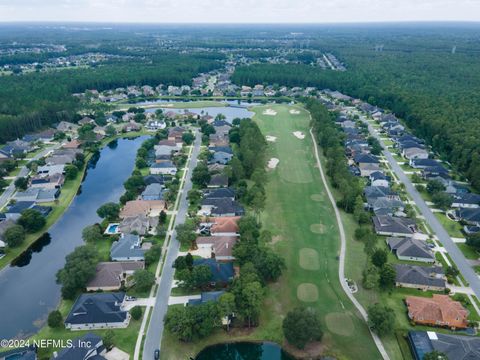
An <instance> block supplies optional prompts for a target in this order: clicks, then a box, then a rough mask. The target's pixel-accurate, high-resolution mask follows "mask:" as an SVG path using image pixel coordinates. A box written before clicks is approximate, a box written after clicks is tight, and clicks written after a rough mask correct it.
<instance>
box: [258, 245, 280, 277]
mask: <svg viewBox="0 0 480 360" xmlns="http://www.w3.org/2000/svg"><path fill="white" fill-rule="evenodd" d="M254 264H255V268H256V269H257V271H258V273H259V275H260V276H261V277H262V279H263V280H264V281H276V280H277V279H278V278H279V277H280V276H281V275H282V271H283V270H284V269H285V268H286V266H285V260H284V259H283V258H282V257H281V256H279V255H277V254H276V253H274V252H273V251H272V250H271V249H269V248H264V249H261V250H260V251H258V252H257V253H256V255H255V258H254Z"/></svg>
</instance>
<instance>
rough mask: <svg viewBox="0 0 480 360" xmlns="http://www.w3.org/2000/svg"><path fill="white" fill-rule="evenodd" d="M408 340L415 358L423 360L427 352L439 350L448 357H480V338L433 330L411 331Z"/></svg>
mask: <svg viewBox="0 0 480 360" xmlns="http://www.w3.org/2000/svg"><path fill="white" fill-rule="evenodd" d="M408 341H409V343H410V349H411V350H412V353H413V357H414V359H415V360H423V358H424V357H425V355H426V354H428V353H431V352H433V351H437V352H439V353H441V354H445V356H446V359H452V360H453V359H455V360H457V359H458V360H474V359H475V360H476V359H480V338H478V337H477V336H462V335H450V334H442V333H437V332H433V331H409V332H408Z"/></svg>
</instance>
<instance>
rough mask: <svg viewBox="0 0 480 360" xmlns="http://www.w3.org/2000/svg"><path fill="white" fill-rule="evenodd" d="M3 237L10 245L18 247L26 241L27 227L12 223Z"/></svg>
mask: <svg viewBox="0 0 480 360" xmlns="http://www.w3.org/2000/svg"><path fill="white" fill-rule="evenodd" d="M3 237H4V240H5V242H6V243H7V245H8V246H9V247H11V248H14V247H17V246H19V245H20V244H22V243H23V242H24V241H25V229H24V228H23V226H22V225H12V226H10V227H8V228H7V229H6V230H5V233H4V234H3Z"/></svg>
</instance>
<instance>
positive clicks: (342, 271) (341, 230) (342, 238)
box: [310, 129, 390, 360]
mask: <svg viewBox="0 0 480 360" xmlns="http://www.w3.org/2000/svg"><path fill="white" fill-rule="evenodd" d="M310 135H311V137H312V141H313V148H314V150H315V157H316V159H317V165H318V170H319V171H320V177H321V178H322V182H323V185H324V187H325V190H326V192H327V195H328V198H329V199H330V202H331V203H332V206H333V209H334V211H335V217H336V218H337V225H338V230H339V233H340V264H339V265H340V266H339V267H338V277H339V280H340V284H341V285H342V289H343V291H344V292H345V294H346V295H347V296H348V298H349V299H350V301H351V302H352V303H353V305H355V307H356V308H357V310H358V311H359V312H360V315H362V317H363V319H364V320H365V322H367V323H368V314H367V312H366V311H365V308H364V307H363V306H362V304H360V303H359V302H358V300H357V299H356V298H355V296H353V294H352V293H351V291H350V289H349V287H348V284H347V282H346V281H345V251H346V248H347V240H346V238H345V229H344V227H343V221H342V217H341V216H340V211H339V210H338V207H337V202H336V201H335V199H334V197H333V195H332V192H331V191H330V186H329V185H328V182H327V179H326V177H325V174H324V172H323V167H322V163H321V162H320V157H319V156H318V146H317V141H316V140H315V136H314V135H313V131H312V129H310ZM369 330H370V334H371V335H372V338H373V341H374V342H375V345H376V346H377V349H378V351H379V352H380V354H381V356H382V358H383V359H384V360H389V359H390V357H389V356H388V354H387V351H386V350H385V348H384V347H383V344H382V341H381V340H380V338H379V337H378V336H377V334H375V333H374V332H373V331H372V330H371V329H369Z"/></svg>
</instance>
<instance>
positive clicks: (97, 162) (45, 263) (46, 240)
mask: <svg viewBox="0 0 480 360" xmlns="http://www.w3.org/2000/svg"><path fill="white" fill-rule="evenodd" d="M147 138H148V137H146V136H144V137H138V138H135V139H119V140H117V141H115V142H113V143H110V144H109V145H108V146H106V147H105V148H103V149H102V150H101V151H100V154H99V156H97V157H95V158H92V160H91V161H90V162H89V166H88V169H87V174H86V176H85V179H84V181H83V183H82V186H81V192H80V193H79V195H77V196H76V197H75V199H74V200H73V202H72V204H71V205H70V207H69V208H68V209H67V210H66V211H65V213H64V214H63V215H62V217H61V218H60V219H59V220H58V221H57V222H56V223H55V224H54V225H53V226H52V227H51V228H50V230H49V232H48V233H46V234H44V235H43V236H42V237H41V239H39V241H38V242H36V243H35V244H34V245H32V246H31V247H30V249H28V250H27V251H26V252H25V253H24V254H23V255H22V256H21V257H20V258H19V259H17V261H16V262H15V263H14V264H12V266H11V267H7V268H5V269H4V270H2V271H1V272H0V339H11V338H14V337H26V336H28V335H30V334H32V333H34V332H36V331H37V330H38V329H39V327H41V326H42V325H43V324H44V323H45V321H46V318H47V315H48V313H49V312H50V311H51V310H52V309H54V308H55V307H56V306H57V305H58V303H59V301H60V286H59V285H58V284H57V283H56V282H55V279H56V276H55V275H56V273H57V271H58V270H59V269H61V268H62V267H63V265H64V264H65V256H66V255H68V254H69V253H71V252H72V251H73V249H75V247H77V246H80V245H82V244H83V241H82V230H83V228H84V227H85V226H87V225H91V224H93V223H95V222H99V221H100V220H101V219H100V218H99V217H98V216H97V213H96V211H97V209H98V208H99V207H100V206H101V205H102V204H104V203H106V202H110V201H114V202H116V201H118V199H119V197H120V196H121V195H122V193H123V192H124V188H123V183H124V181H125V180H126V179H127V178H128V177H129V176H130V174H131V172H132V170H133V167H134V162H135V156H136V152H137V149H138V148H139V147H140V145H141V144H142V142H143V141H145V140H146V139H147Z"/></svg>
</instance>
